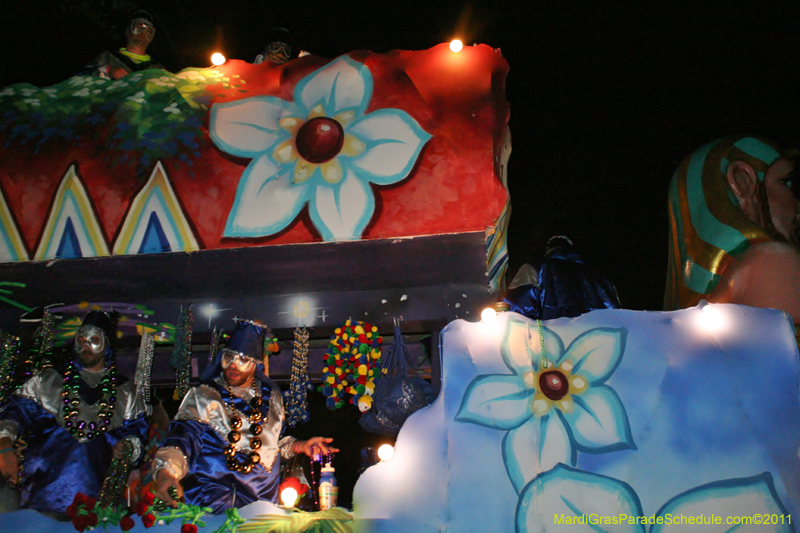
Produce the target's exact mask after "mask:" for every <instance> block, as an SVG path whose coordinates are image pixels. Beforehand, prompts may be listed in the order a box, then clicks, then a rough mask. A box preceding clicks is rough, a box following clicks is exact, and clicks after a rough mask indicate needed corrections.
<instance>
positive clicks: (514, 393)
mask: <svg viewBox="0 0 800 533" xmlns="http://www.w3.org/2000/svg"><path fill="white" fill-rule="evenodd" d="M533 392H534V391H533V390H531V389H528V388H527V387H525V384H524V383H523V382H522V380H521V379H519V378H518V377H517V376H505V375H483V376H478V377H477V378H475V379H474V380H472V383H470V384H469V386H468V387H467V390H466V392H464V397H463V398H462V399H461V406H460V407H459V408H458V413H457V414H456V418H455V419H456V420H457V421H459V422H472V423H473V424H478V425H481V426H486V427H490V428H494V429H500V430H509V429H514V428H515V427H518V426H520V425H521V424H522V423H524V422H525V421H526V420H528V419H529V418H531V411H530V407H529V404H530V398H531V396H532V395H533Z"/></svg>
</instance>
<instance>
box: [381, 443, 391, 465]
mask: <svg viewBox="0 0 800 533" xmlns="http://www.w3.org/2000/svg"><path fill="white" fill-rule="evenodd" d="M392 457H394V446H392V445H391V444H382V445H381V446H380V448H378V459H380V460H381V461H388V460H389V459H391V458H392Z"/></svg>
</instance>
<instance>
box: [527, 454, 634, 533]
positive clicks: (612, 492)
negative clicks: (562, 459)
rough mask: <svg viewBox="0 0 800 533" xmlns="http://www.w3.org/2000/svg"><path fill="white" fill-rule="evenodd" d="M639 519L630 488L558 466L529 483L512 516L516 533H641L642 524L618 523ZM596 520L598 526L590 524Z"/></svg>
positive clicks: (603, 477) (620, 483)
mask: <svg viewBox="0 0 800 533" xmlns="http://www.w3.org/2000/svg"><path fill="white" fill-rule="evenodd" d="M623 514H624V515H625V516H627V517H634V516H641V515H642V505H641V503H640V502H639V498H638V496H637V495H636V492H635V491H634V490H633V488H631V486H630V485H628V484H627V483H624V482H622V481H619V480H617V479H613V478H610V477H606V476H601V475H598V474H592V473H589V472H583V471H580V470H577V469H574V468H570V467H568V466H564V465H558V466H556V467H555V468H553V469H552V470H550V471H549V472H545V473H544V474H541V475H540V476H539V477H537V478H536V479H535V480H533V481H532V482H530V483H529V484H528V485H527V486H526V487H525V488H524V489H523V491H522V494H521V495H520V499H519V503H518V504H517V513H516V526H517V527H516V530H517V533H540V532H541V533H550V532H558V531H586V532H587V533H588V532H598V531H607V532H615V533H644V531H645V527H644V525H642V524H635V523H633V524H631V523H630V521H623V520H619V521H620V522H622V523H619V524H613V523H612V524H605V523H602V520H603V519H611V520H613V519H614V518H615V517H616V518H619V517H620V516H621V515H623ZM597 520H600V521H601V523H600V524H595V523H591V522H592V521H597Z"/></svg>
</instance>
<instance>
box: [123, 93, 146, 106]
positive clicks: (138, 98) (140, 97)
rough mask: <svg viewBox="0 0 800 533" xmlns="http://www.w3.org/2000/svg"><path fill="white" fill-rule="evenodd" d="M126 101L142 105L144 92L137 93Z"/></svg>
mask: <svg viewBox="0 0 800 533" xmlns="http://www.w3.org/2000/svg"><path fill="white" fill-rule="evenodd" d="M127 100H130V101H132V102H138V103H140V104H143V103H144V91H139V92H137V93H136V94H134V95H132V96H129V97H128V98H127Z"/></svg>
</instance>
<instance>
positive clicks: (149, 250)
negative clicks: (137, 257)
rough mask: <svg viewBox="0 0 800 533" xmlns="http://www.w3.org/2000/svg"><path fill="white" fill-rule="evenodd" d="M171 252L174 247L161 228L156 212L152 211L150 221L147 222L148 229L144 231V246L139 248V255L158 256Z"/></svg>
mask: <svg viewBox="0 0 800 533" xmlns="http://www.w3.org/2000/svg"><path fill="white" fill-rule="evenodd" d="M171 251H172V246H170V244H169V240H168V239H167V235H166V234H165V233H164V229H163V228H162V227H161V221H160V220H158V216H156V212H155V211H151V212H150V219H149V220H148V221H147V229H145V230H144V237H143V238H142V244H141V245H140V246H139V251H138V252H137V253H140V254H158V253H162V252H171Z"/></svg>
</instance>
